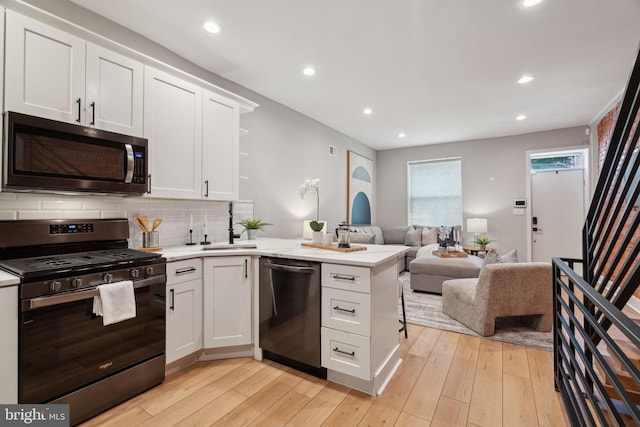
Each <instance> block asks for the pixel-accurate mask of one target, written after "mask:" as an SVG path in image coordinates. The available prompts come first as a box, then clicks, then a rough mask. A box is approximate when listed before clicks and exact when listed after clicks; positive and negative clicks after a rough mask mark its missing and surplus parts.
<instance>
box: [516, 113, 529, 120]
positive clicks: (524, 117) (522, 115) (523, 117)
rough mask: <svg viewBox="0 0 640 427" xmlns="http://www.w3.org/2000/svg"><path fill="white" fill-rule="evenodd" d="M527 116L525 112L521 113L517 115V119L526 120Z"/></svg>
mask: <svg viewBox="0 0 640 427" xmlns="http://www.w3.org/2000/svg"><path fill="white" fill-rule="evenodd" d="M526 118H527V116H525V115H524V114H520V115H519V116H517V117H516V120H524V119H526Z"/></svg>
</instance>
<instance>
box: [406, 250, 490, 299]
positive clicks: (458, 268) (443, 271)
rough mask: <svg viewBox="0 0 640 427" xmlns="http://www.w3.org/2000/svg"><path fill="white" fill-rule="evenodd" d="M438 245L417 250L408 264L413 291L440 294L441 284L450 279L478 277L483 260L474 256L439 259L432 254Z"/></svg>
mask: <svg viewBox="0 0 640 427" xmlns="http://www.w3.org/2000/svg"><path fill="white" fill-rule="evenodd" d="M437 249H438V245H437V244H436V245H428V246H424V247H423V248H421V249H419V250H418V252H417V254H416V258H415V259H414V260H412V261H411V262H410V263H409V273H410V274H411V285H410V286H411V289H413V290H414V291H421V292H430V293H434V294H441V293H442V283H443V282H444V281H445V280H450V279H462V278H467V277H478V275H479V274H480V269H482V266H483V265H484V260H483V259H482V258H480V257H477V256H475V255H467V256H466V257H464V258H440V257H438V256H436V255H433V254H432V252H433V251H434V250H437Z"/></svg>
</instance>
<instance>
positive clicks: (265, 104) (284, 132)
mask: <svg viewBox="0 0 640 427" xmlns="http://www.w3.org/2000/svg"><path fill="white" fill-rule="evenodd" d="M26 2H27V3H30V4H33V5H35V6H36V7H38V8H40V9H42V10H45V11H48V12H50V13H52V14H54V15H55V16H58V17H61V18H64V19H66V20H68V21H70V22H72V23H74V24H76V25H79V26H80V27H83V28H85V29H88V30H90V31H93V32H95V33H96V34H99V35H101V36H104V37H106V38H107V39H110V40H112V41H115V42H118V43H120V44H122V45H124V46H126V47H129V48H131V49H133V50H135V51H138V52H140V53H143V54H146V55H148V56H150V57H152V58H154V59H156V60H159V61H161V62H163V63H165V64H168V65H171V66H174V67H176V68H178V69H180V70H182V71H185V72H187V73H189V74H191V75H193V76H195V77H198V78H200V79H202V80H205V81H207V82H210V83H213V84H215V85H217V86H219V87H222V88H224V89H227V90H229V91H231V92H234V93H236V94H238V95H240V96H243V97H245V98H247V99H249V100H251V101H254V102H257V103H258V104H260V106H259V107H258V108H257V109H256V110H255V111H254V112H252V113H248V114H244V115H242V116H241V117H240V126H241V127H242V128H244V129H247V130H248V131H249V134H248V135H246V136H242V137H241V138H240V151H241V152H242V153H244V154H246V155H241V157H240V175H241V176H244V177H246V179H241V180H240V198H241V199H243V200H253V201H254V216H256V217H260V218H262V219H263V220H264V221H267V222H270V223H273V226H271V227H267V229H266V232H265V233H264V234H261V235H262V236H277V237H296V236H300V234H301V232H302V220H303V219H314V218H315V211H316V206H315V197H314V196H313V195H309V196H307V197H306V198H305V199H304V200H302V199H301V198H300V196H299V194H298V187H299V186H300V185H301V184H302V183H303V181H304V180H305V178H319V179H320V216H321V219H324V220H325V221H327V222H328V228H330V229H333V228H335V227H336V225H337V224H338V223H340V222H341V221H343V220H346V211H347V193H346V186H347V159H346V152H347V150H353V151H356V152H358V153H359V154H362V155H363V156H365V157H368V158H370V159H372V160H374V168H375V160H376V157H375V156H376V153H375V151H374V150H372V149H371V148H369V147H368V146H366V145H364V144H362V143H360V142H358V141H356V140H354V139H352V138H349V137H347V136H345V135H343V134H341V133H339V132H337V131H336V130H334V129H332V128H329V127H327V126H324V125H323V124H321V123H319V122H317V121H315V120H312V119H310V118H309V117H307V116H305V115H302V114H300V113H297V112H295V111H293V110H291V109H289V108H287V107H285V106H283V105H282V104H279V103H277V102H274V101H272V100H270V99H268V98H265V97H263V96H261V95H259V94H257V93H255V92H253V91H251V90H249V89H246V88H244V87H242V86H239V85H237V84H235V83H233V82H230V81H228V80H226V79H224V78H222V77H220V76H218V75H216V74H213V73H210V72H208V71H206V70H204V69H202V68H199V67H198V66H196V65H194V64H193V63H191V62H189V61H187V60H185V59H184V58H182V57H179V56H177V55H175V54H174V53H172V52H171V51H169V50H167V49H165V48H163V47H162V46H160V45H158V44H156V43H154V42H152V41H150V40H148V39H146V38H144V37H142V36H141V35H139V34H137V33H134V32H132V31H129V30H127V29H125V28H124V27H121V26H119V25H117V24H114V23H113V22H111V21H108V20H106V19H104V18H102V17H100V16H98V15H95V14H93V13H92V12H90V11H88V10H86V9H83V8H81V7H79V6H77V5H75V4H74V3H71V2H69V1H65V0H26ZM0 4H4V5H6V6H7V7H9V8H12V7H13V8H16V9H17V10H20V7H18V6H17V5H15V3H13V2H11V1H8V0H0ZM329 145H333V146H335V147H337V153H338V155H337V156H336V157H333V156H329ZM151 149H153V148H151ZM375 190H376V183H375V182H374V192H375ZM373 211H374V221H375V205H374V206H373Z"/></svg>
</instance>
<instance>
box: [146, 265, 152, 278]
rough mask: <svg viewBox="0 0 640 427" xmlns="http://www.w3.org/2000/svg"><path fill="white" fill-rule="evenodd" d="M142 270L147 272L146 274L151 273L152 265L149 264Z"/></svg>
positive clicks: (149, 274)
mask: <svg viewBox="0 0 640 427" xmlns="http://www.w3.org/2000/svg"><path fill="white" fill-rule="evenodd" d="M144 272H145V273H147V276H151V275H153V267H152V266H150V265H149V266H147V267H145V269H144Z"/></svg>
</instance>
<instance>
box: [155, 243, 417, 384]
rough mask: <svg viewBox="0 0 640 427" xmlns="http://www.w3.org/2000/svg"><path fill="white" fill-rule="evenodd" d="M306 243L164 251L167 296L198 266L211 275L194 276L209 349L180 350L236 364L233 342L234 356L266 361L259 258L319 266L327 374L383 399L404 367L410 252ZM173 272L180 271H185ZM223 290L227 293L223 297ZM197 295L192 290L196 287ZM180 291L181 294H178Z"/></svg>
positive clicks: (202, 346) (385, 247) (197, 346)
mask: <svg viewBox="0 0 640 427" xmlns="http://www.w3.org/2000/svg"><path fill="white" fill-rule="evenodd" d="M252 242H255V243H256V246H257V247H256V248H247V247H246V246H244V247H243V245H247V244H250V243H252ZM301 242H302V241H301V240H288V239H258V240H255V241H244V240H242V241H239V242H238V244H237V245H236V246H235V247H234V248H229V245H228V244H226V243H224V242H220V243H215V242H214V243H213V244H212V245H211V246H210V247H207V249H206V250H204V248H205V247H203V246H180V247H173V248H167V249H165V250H164V251H163V256H164V257H165V258H166V259H167V262H168V264H167V275H168V284H167V286H168V289H169V290H168V291H167V295H169V294H170V292H171V291H170V286H171V285H172V283H173V282H172V278H171V274H172V271H178V270H180V269H182V270H183V271H187V270H188V271H195V270H197V269H198V265H199V264H197V263H198V262H202V263H203V264H204V268H203V271H204V273H200V274H199V275H198V273H195V274H196V276H194V278H197V277H198V276H199V277H202V282H201V283H202V290H201V291H200V292H198V291H197V290H194V291H193V292H194V293H193V296H192V297H191V300H192V301H193V302H194V303H196V302H197V300H198V295H202V297H200V298H201V299H202V301H204V304H203V310H202V314H201V316H202V319H203V323H204V326H203V333H202V335H203V336H204V339H203V342H202V343H198V342H187V343H181V344H178V345H177V347H182V348H183V349H188V350H187V351H188V352H189V354H192V353H191V352H194V351H195V352H196V353H199V352H201V350H200V349H203V350H202V352H203V353H199V354H200V356H199V357H198V359H200V360H202V359H207V358H210V357H212V358H213V357H229V356H225V349H224V346H225V344H221V345H218V343H224V342H226V343H227V344H229V347H228V348H231V349H232V350H233V351H232V352H231V353H229V354H236V355H246V354H249V352H253V355H254V356H255V357H256V358H257V359H262V351H261V349H260V348H259V345H258V343H259V339H258V332H259V315H258V307H259V292H258V280H259V274H258V261H259V258H260V257H261V256H268V257H275V258H286V259H293V260H303V261H315V262H319V263H321V270H322V273H321V277H322V283H321V285H322V308H321V312H322V328H321V329H322V339H321V353H322V366H323V367H325V368H327V379H328V380H329V381H333V382H337V383H340V384H343V385H346V386H349V387H352V388H355V389H358V390H360V391H363V392H365V393H369V394H372V395H375V394H380V393H381V392H382V391H383V390H384V387H385V386H386V384H387V382H388V381H389V379H390V378H391V377H392V376H393V373H394V372H395V370H396V369H397V367H398V366H399V364H400V363H401V360H400V357H399V352H398V350H399V340H398V309H397V307H398V306H397V303H398V260H399V258H402V257H404V254H405V253H406V251H407V250H408V248H407V247H406V246H392V245H364V246H366V250H361V251H355V252H337V251H331V250H325V249H318V248H310V247H306V246H301ZM172 265H176V266H177V267H179V268H178V270H177V269H175V268H172ZM200 265H202V264H200ZM220 266H225V270H226V271H227V273H225V274H228V276H218V274H219V271H221V270H222V269H220V268H218V269H217V270H216V268H217V267H220ZM233 266H236V270H235V271H236V274H233V273H232V272H233V271H234V270H233ZM200 268H202V267H200ZM341 279H342V280H341ZM234 280H235V282H234ZM237 281H240V282H241V283H236V282H237ZM176 286H179V285H176ZM217 286H221V287H223V288H224V289H220V290H216V289H215V288H216V287H217ZM192 288H193V283H192V284H191V285H190V289H192ZM175 292H178V293H179V292H180V291H179V290H178V289H176V290H174V293H175ZM223 294H224V295H225V301H219V300H216V298H215V296H216V295H223ZM234 294H235V296H234ZM212 296H213V297H212ZM229 298H230V299H229ZM336 301H339V302H340V303H339V304H340V305H337V303H336ZM167 305H168V306H169V305H170V304H169V303H168V304H167ZM345 307H346V308H348V310H345V309H344V308H345ZM198 308H199V307H197V304H196V307H194V309H193V310H189V311H186V313H187V314H189V316H191V313H193V312H197V309H198ZM176 310H178V308H176ZM216 313H218V314H221V313H222V314H224V318H221V317H219V316H218V317H216V316H217V314H216ZM230 314H233V315H231V316H229V315H230ZM229 317H231V319H229ZM167 319H168V320H167V323H168V327H167V331H168V332H167V334H168V336H167V342H168V344H167V362H168V363H169V362H171V361H172V360H174V359H173V358H172V357H171V351H172V350H171V348H170V344H169V343H170V342H171V337H170V336H169V335H170V332H169V331H170V330H171V328H170V326H169V323H170V322H171V320H170V317H168V318H167ZM243 319H245V320H243ZM189 322H191V323H192V324H198V319H195V320H193V319H191V318H189ZM247 322H249V323H250V324H247ZM182 332H183V333H184V329H182ZM187 335H188V334H187ZM229 338H231V341H229ZM241 345H244V347H242V346H241ZM212 347H223V348H222V349H219V348H218V349H217V350H219V351H218V352H216V353H215V355H213V356H211V353H210V352H211V349H212ZM238 349H244V350H245V353H244V354H243V353H242V352H238ZM220 351H221V352H222V353H220ZM183 353H184V352H183ZM183 353H179V354H178V356H180V355H181V354H183ZM221 354H222V356H221Z"/></svg>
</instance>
